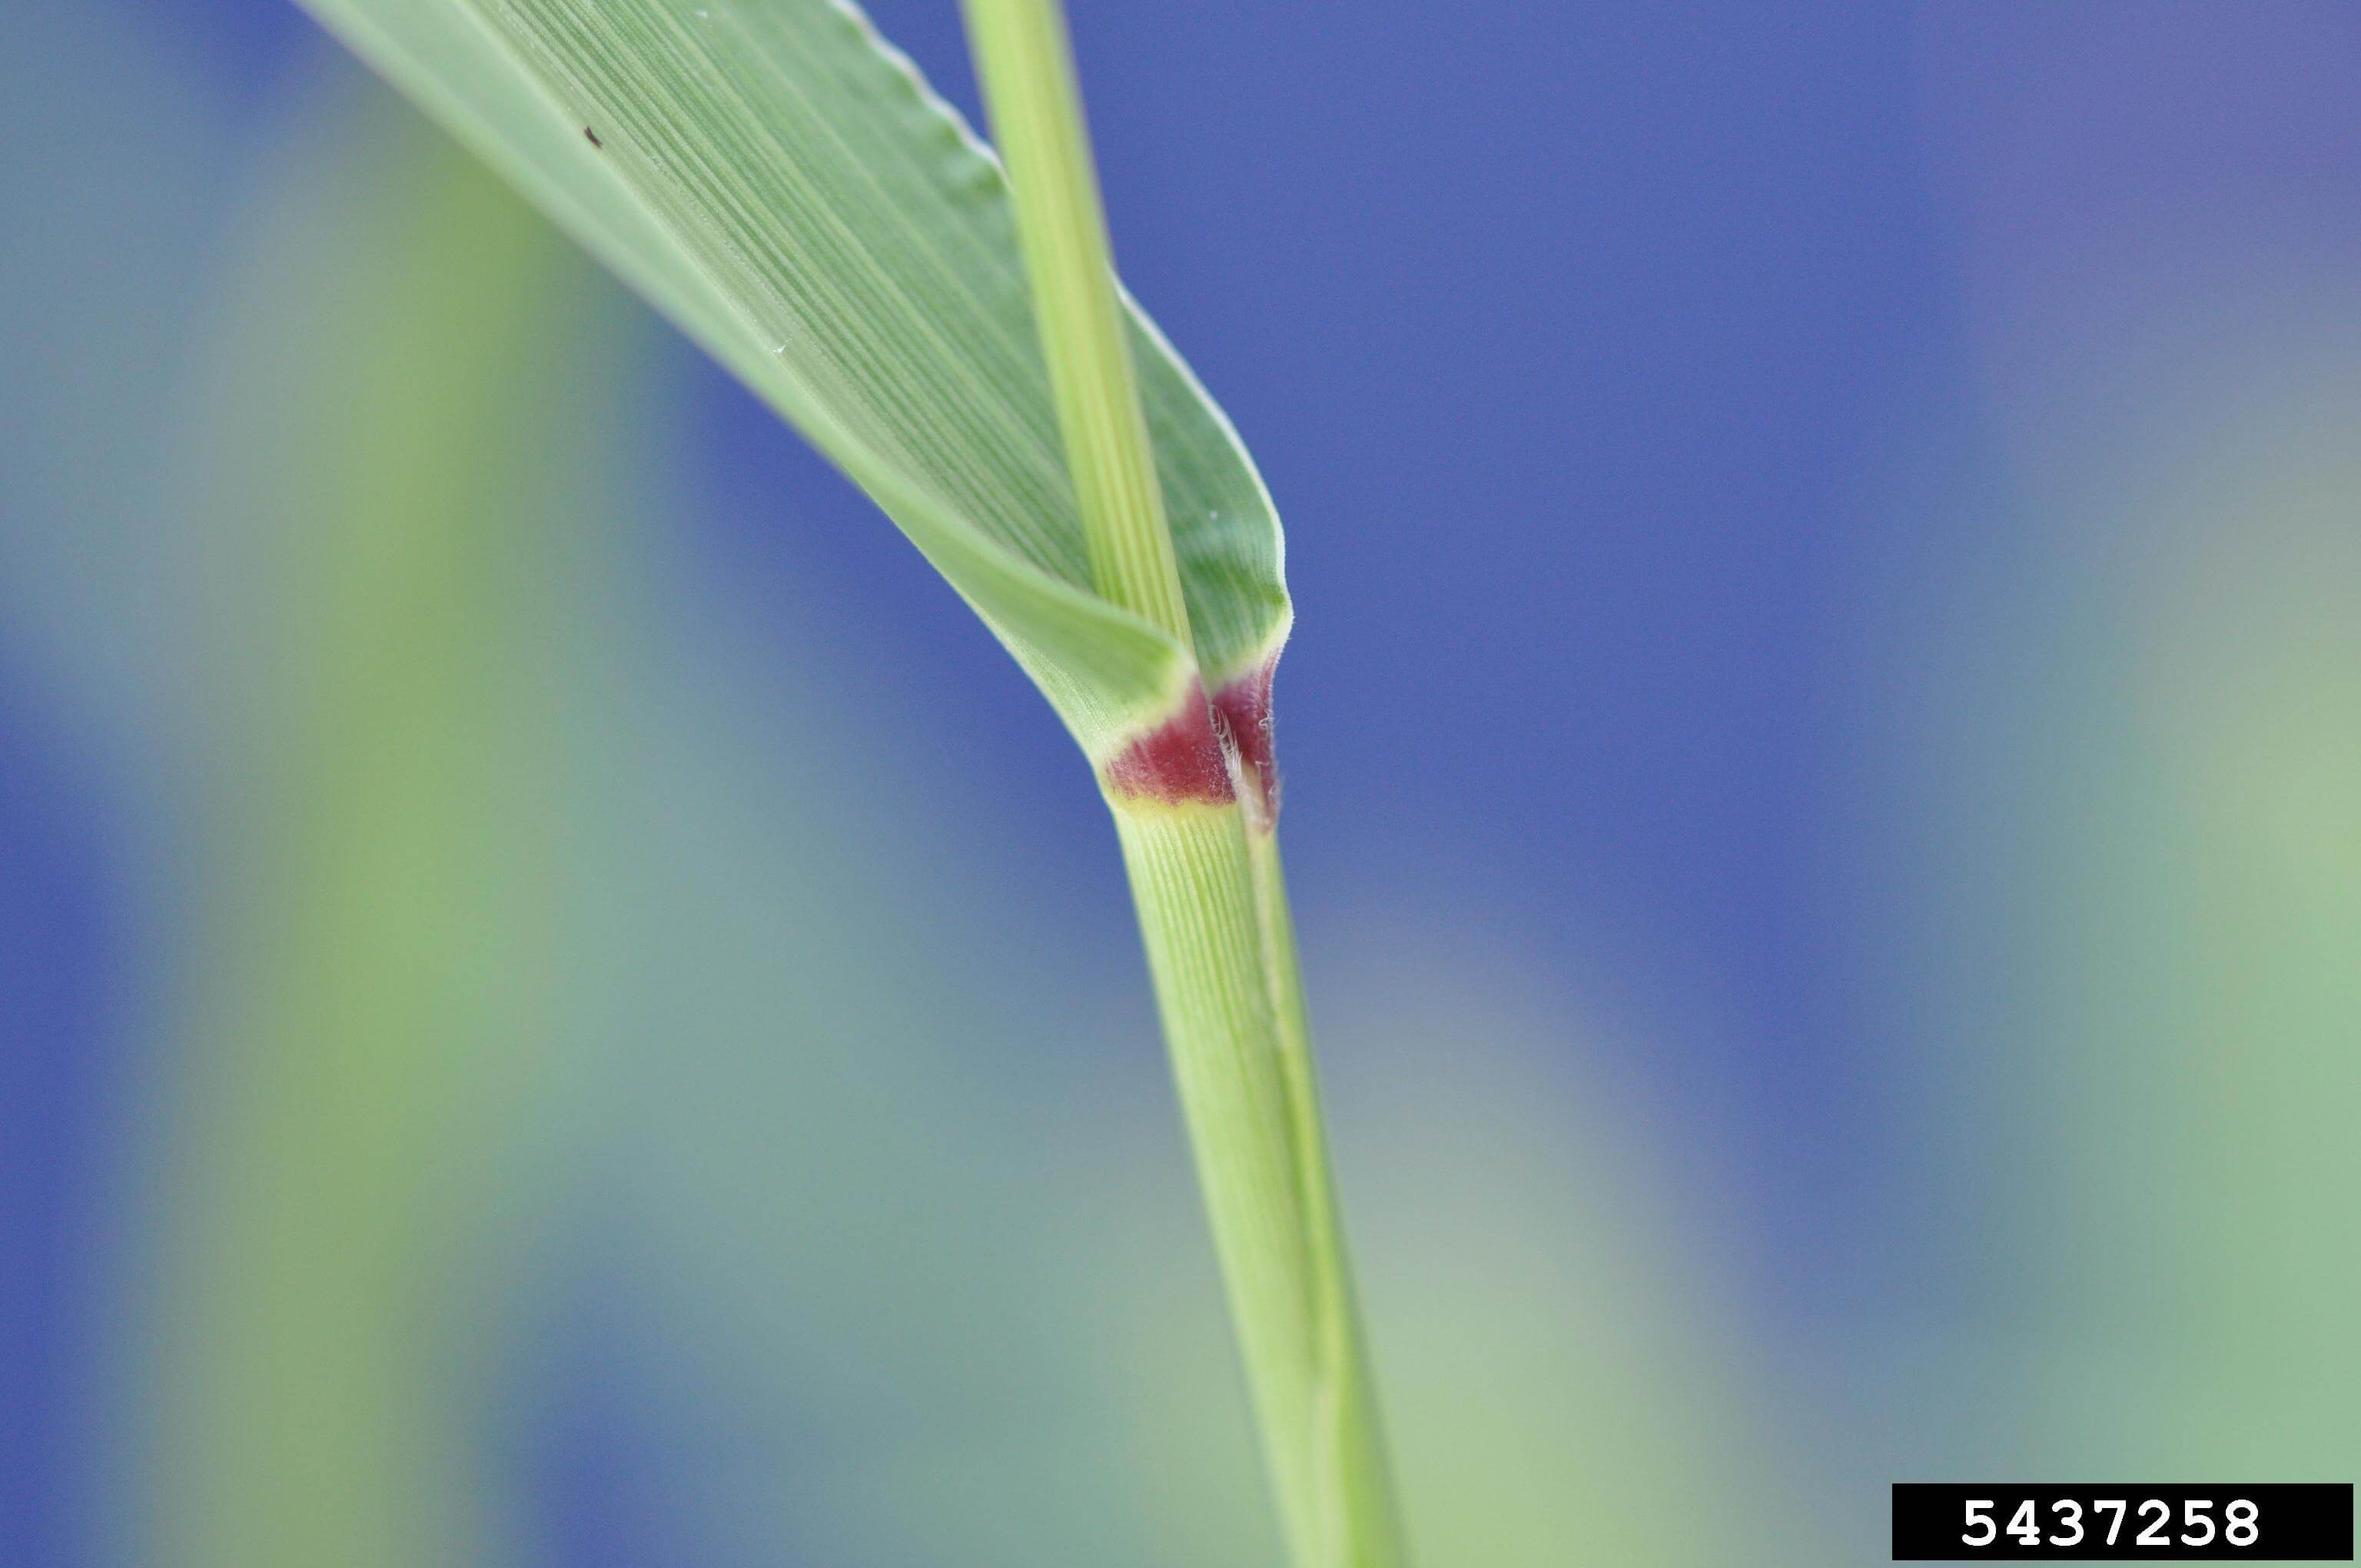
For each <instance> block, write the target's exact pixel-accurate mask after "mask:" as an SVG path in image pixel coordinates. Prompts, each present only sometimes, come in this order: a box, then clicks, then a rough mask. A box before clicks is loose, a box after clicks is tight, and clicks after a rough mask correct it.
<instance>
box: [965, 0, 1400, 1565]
mask: <svg viewBox="0 0 2361 1568" xmlns="http://www.w3.org/2000/svg"><path fill="white" fill-rule="evenodd" d="M966 8H967V15H968V25H969V31H970V34H971V36H972V38H973V40H974V48H975V54H976V60H977V67H978V74H979V75H980V76H981V78H982V80H983V90H984V96H985V99H986V101H987V103H988V104H989V105H990V107H991V110H992V121H993V128H994V134H995V135H996V137H998V139H999V142H1000V147H1001V151H1002V154H1003V156H1004V157H1005V159H1007V162H1008V166H1009V174H1010V181H1011V184H1012V186H1013V188H1014V191H1015V195H1016V213H1017V227H1018V235H1019V238H1020V239H1021V240H1022V242H1023V245H1024V250H1025V258H1026V269H1027V275H1028V278H1029V280H1030V283H1031V288H1032V294H1033V308H1034V315H1035V318H1036V321H1037V323H1038V329H1039V332H1040V336H1041V347H1042V353H1043V356H1044V357H1045V358H1046V360H1047V361H1048V366H1049V378H1050V383H1051V386H1052V388H1053V390H1054V393H1055V399H1056V403H1057V410H1058V419H1059V424H1060V431H1061V433H1062V434H1063V436H1064V439H1065V444H1066V451H1067V460H1068V463H1069V465H1070V466H1071V468H1072V470H1073V476H1074V489H1075V493H1076V498H1077V500H1078V502H1079V506H1080V510H1081V514H1082V524H1083V531H1084V533H1085V535H1086V537H1087V538H1088V540H1089V552H1090V560H1091V571H1092V577H1093V583H1094V585H1095V586H1096V587H1097V588H1098V590H1099V591H1100V592H1101V593H1102V594H1104V596H1105V597H1106V598H1108V599H1110V600H1112V601H1113V602H1115V603H1116V604H1119V605H1122V606H1123V607H1125V608H1126V609H1130V610H1132V611H1133V612H1134V613H1136V614H1138V615H1140V616H1142V617H1144V618H1145V619H1147V620H1150V621H1153V622H1154V623H1155V624H1157V625H1158V626H1159V627H1161V628H1162V629H1164V630H1166V631H1169V632H1170V633H1171V634H1172V635H1173V636H1174V637H1175V638H1176V639H1177V640H1178V641H1180V644H1181V645H1182V647H1184V648H1188V649H1190V650H1191V652H1193V651H1194V650H1193V646H1192V644H1191V638H1190V633H1189V620H1188V611H1187V609H1186V605H1185V601H1184V600H1183V598H1182V596H1181V591H1180V569H1179V566H1178V565H1177V564H1176V562H1175V560H1174V556H1173V552H1172V543H1171V537H1170V532H1168V530H1167V528H1166V524H1165V518H1164V509H1163V500H1162V494H1161V492H1160V490H1159V488H1158V486H1157V478H1156V467H1155V456H1154V453H1153V451H1152V450H1151V448H1150V446H1149V444H1148V431H1147V424H1146V422H1145V420H1144V418H1143V417H1142V415H1141V411H1140V403H1139V395H1138V390H1137V384H1136V382H1135V381H1134V379H1133V373H1132V365H1131V357H1130V347H1129V342H1128V339H1127V338H1126V331H1125V318H1124V313H1123V308H1122V303H1121V301H1120V299H1119V297H1118V295H1117V293H1116V290H1115V270H1114V264H1113V260H1112V258H1111V253H1110V250H1109V247H1108V244H1107V238H1106V227H1105V219H1104V215H1103V214H1102V212H1101V209H1100V205H1099V198H1098V186H1097V181H1096V177H1095V176H1094V174H1093V170H1092V166H1091V156H1090V144H1089V140H1088V137H1087V134H1086V132H1085V131H1084V128H1083V124H1082V105H1081V101H1080V97H1079V94H1078V93H1077V92H1076V89H1075V85H1074V79H1073V65H1072V60H1071V55H1070V53H1069V50H1068V48H1067V43H1066V35H1065V23H1064V18H1063V16H1062V15H1061V14H1060V9H1059V6H1058V5H1057V0H966ZM1183 700H1184V701H1191V702H1198V703H1202V702H1203V701H1204V700H1205V699H1204V696H1203V693H1202V691H1193V692H1191V694H1189V695H1188V696H1186V697H1184V698H1183ZM1109 804H1110V806H1112V807H1113V808H1114V811H1115V828H1116V831H1117V834H1118V836H1119V837H1120V839H1122V843H1123V853H1124V864H1125V867H1126V871H1127V872H1128V873H1129V875H1130V878H1131V886H1132V894H1133V899H1134V902H1135V903H1136V905H1137V908H1138V912H1139V921H1140V931H1141V935H1142V938H1144V940H1145V943H1146V946H1147V948H1148V967H1149V970H1150V972H1151V974H1152V976H1153V978H1154V980H1155V984H1156V997H1157V1006H1158V1009H1159V1014H1161V1016H1162V1018H1163V1023H1164V1033H1165V1037H1166V1041H1167V1043H1168V1045H1169V1047H1170V1052H1171V1058H1172V1068H1173V1076H1174V1080H1175V1082H1176V1084H1177V1086H1178V1089H1179V1091H1180V1105H1181V1112H1182V1115H1183V1118H1184V1119H1185V1121H1186V1122H1187V1124H1188V1129H1189V1138H1190V1144H1191V1150H1192V1152H1193V1153H1194V1155H1195V1157H1196V1163H1197V1172H1198V1179H1199V1181H1200V1183H1201V1185H1202V1189H1203V1191H1204V1196H1205V1207H1206V1210H1207V1212H1208V1215H1209V1217H1210V1219H1211V1222H1212V1224H1213V1240H1214V1246H1215V1250H1216V1251H1217V1252H1218V1254H1219V1255H1220V1257H1221V1261H1222V1275H1223V1279H1224V1285H1225V1287H1226V1288H1227V1290H1228V1294H1229V1299H1230V1308H1231V1312H1232V1315H1233V1317H1234V1318H1235V1321H1236V1324H1237V1332H1238V1340H1239V1344H1240V1348H1241V1351H1242V1354H1243V1357H1244V1360H1245V1362H1246V1376H1247V1383H1248V1387H1249V1388H1250V1389H1251V1391H1252V1395H1253V1399H1254V1406H1255V1412H1256V1417H1257V1421H1258V1423H1259V1425H1260V1427H1261V1431H1262V1437H1263V1447H1264V1452H1265V1455H1266V1458H1267V1461H1268V1466H1269V1470H1270V1475H1271V1482H1272V1488H1273V1490H1274V1492H1275V1493H1276V1494H1277V1496H1278V1499H1279V1513H1280V1519H1281V1523H1282V1525H1283V1526H1284V1529H1285V1532H1286V1536H1287V1541H1288V1545H1289V1549H1290V1553H1291V1555H1292V1557H1293V1559H1294V1561H1295V1562H1296V1563H1298V1564H1299V1565H1301V1568H1399V1565H1400V1564H1401V1563H1403V1562H1404V1561H1405V1552H1404V1550H1403V1547H1402V1543H1401V1537H1400V1526H1399V1524H1398V1522H1397V1519H1396V1516H1395V1512H1394V1508H1393V1504H1392V1500H1391V1493H1390V1487H1389V1483H1388V1479H1387V1473H1386V1464H1385V1456H1384V1449H1383V1443H1382V1442H1381V1440H1380V1437H1379V1431H1378V1416H1377V1403H1376V1399H1375V1397H1374V1394H1373V1386H1372V1383H1371V1379H1370V1377H1369V1374H1368V1369H1367V1358H1366V1354H1365V1352H1364V1350H1363V1347H1362V1343H1361V1335H1360V1330H1359V1327H1358V1322H1357V1314H1356V1308H1355V1305H1354V1300H1353V1289H1352V1284H1351V1280H1350V1277H1349V1275H1348V1272H1347V1266H1346V1262H1345V1245H1344V1237H1343V1233H1342V1228H1341V1226H1340V1224H1339V1223H1338V1219H1337V1214H1336V1206H1335V1199H1334V1191H1333V1190H1332V1184H1331V1181H1330V1177H1329V1170H1328V1156H1327V1148H1326V1141H1325V1138H1324V1136H1323V1131H1322V1126H1321V1117H1320V1103H1319V1095H1318V1090H1317V1085H1316V1083H1315V1081H1314V1078H1313V1072H1312V1048H1311V1038H1310V1033H1309V1028H1308V1025H1307V1024H1306V1021H1305V1015H1304V1007H1303V993H1302V985H1301V979H1300V977H1299V975H1298V973H1297V968H1296V958H1295V935H1294V928H1293V925H1292V922H1291V921H1290V917H1289V915H1288V908H1287V891H1286V886H1285V883H1284V880H1283V878H1282V876H1281V873H1280V870H1279V846H1278V841H1277V839H1276V838H1275V837H1274V836H1273V835H1272V832H1271V830H1270V826H1269V824H1268V820H1260V821H1252V820H1249V816H1248V814H1247V812H1246V811H1245V810H1244V809H1243V808H1242V807H1241V806H1239V805H1238V804H1237V803H1236V802H1235V801H1230V802H1214V801H1191V802H1186V803H1182V804H1179V805H1173V804H1170V803H1164V802H1155V801H1144V800H1138V799H1133V798H1126V797H1125V796H1123V795H1119V794H1116V793H1115V792H1112V791H1111V792H1110V794H1109Z"/></svg>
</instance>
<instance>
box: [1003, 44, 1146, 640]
mask: <svg viewBox="0 0 2361 1568" xmlns="http://www.w3.org/2000/svg"><path fill="white" fill-rule="evenodd" d="M966 5H967V17H968V33H969V36H970V37H971V38H972V39H973V40H974V49H975V59H976V73H977V75H978V76H979V77H980V78H981V79H982V81H983V92H984V97H985V99H986V101H987V102H988V103H989V104H990V105H991V109H992V131H993V136H994V139H996V140H997V141H998V142H999V144H1000V152H1001V156H1002V158H1004V159H1006V161H1007V164H1008V168H1009V171H1010V176H1011V181H1010V182H1011V185H1012V187H1013V189H1014V192H1015V196H1016V226H1017V234H1018V236H1019V238H1020V239H1021V240H1022V241H1023V245H1024V252H1025V270H1026V276H1027V280H1028V282H1029V283H1030V284H1031V288H1032V295H1033V315H1034V321H1035V324H1036V326H1037V327H1038V330H1039V332H1040V334H1041V354H1042V357H1043V358H1044V359H1045V360H1047V361H1048V363H1049V387H1050V391H1051V393H1052V396H1053V397H1054V399H1055V400H1056V403H1057V408H1058V429H1059V432H1060V434H1061V435H1063V436H1064V438H1065V443H1066V462H1067V466H1069V467H1071V469H1072V470H1073V476H1074V499H1075V501H1076V504H1077V505H1078V506H1079V507H1080V509H1081V511H1082V532H1083V534H1084V536H1085V538H1086V539H1087V541H1088V544H1089V550H1090V560H1091V577H1092V580H1093V582H1094V583H1095V584H1096V585H1097V587H1098V590H1099V592H1100V593H1102V594H1104V595H1105V596H1106V597H1107V598H1109V599H1111V600H1113V601H1114V602H1115V603H1116V604H1119V605H1121V606H1122V607H1123V608H1124V609H1127V610H1130V611H1131V612H1132V613H1133V614H1134V615H1137V616H1140V617H1142V618H1143V619H1145V620H1150V621H1153V622H1154V623H1155V624H1156V625H1158V626H1159V627H1161V628H1162V629H1163V630H1166V631H1169V632H1170V633H1171V634H1172V635H1173V637H1174V638H1175V639H1176V640H1178V641H1180V644H1181V646H1183V647H1188V646H1189V645H1190V640H1189V609H1188V605H1187V603H1186V602H1185V601H1184V600H1183V599H1182V598H1181V597H1180V567H1179V565H1177V564H1176V563H1175V562H1174V560H1173V555H1172V536H1171V533H1170V531H1169V530H1167V528H1166V527H1165V523H1164V492H1163V491H1162V490H1161V489H1160V488H1159V487H1158V485H1157V482H1156V457H1155V453H1154V451H1153V450H1152V449H1151V448H1150V447H1149V445H1148V419H1147V416H1146V414H1145V413H1143V412H1142V411H1141V409H1140V405H1139V387H1138V383H1137V380H1136V379H1135V378H1134V377H1133V374H1132V366H1131V341H1130V338H1129V337H1128V335H1127V334H1126V331H1125V323H1124V311H1123V302H1122V301H1121V300H1120V299H1119V298H1118V297H1117V295H1116V292H1115V256H1114V252H1113V250H1112V248H1111V247H1109V245H1108V243H1107V232H1106V218H1105V215H1104V212H1103V210H1102V209H1101V207H1100V204H1099V184H1098V173H1097V170H1095V168H1094V167H1093V164H1092V162H1091V144H1090V136H1089V133H1088V132H1087V131H1086V130H1085V129H1084V127H1083V123H1082V96H1081V93H1080V91H1079V90H1078V89H1077V88H1076V86H1075V84H1074V62H1073V56H1072V53H1071V50H1070V49H1068V48H1067V44H1066V25H1065V17H1064V16H1063V15H1062V14H1061V13H1060V10H1059V7H1058V5H1056V3H1055V0H966Z"/></svg>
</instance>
